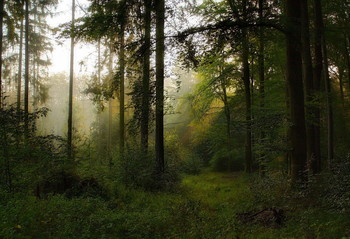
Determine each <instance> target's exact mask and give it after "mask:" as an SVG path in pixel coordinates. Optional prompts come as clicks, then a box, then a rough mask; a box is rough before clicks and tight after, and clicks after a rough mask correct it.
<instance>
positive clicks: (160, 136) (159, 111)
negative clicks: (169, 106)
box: [155, 0, 165, 173]
mask: <svg viewBox="0 0 350 239" xmlns="http://www.w3.org/2000/svg"><path fill="white" fill-rule="evenodd" d="M164 21H165V1H164V0H156V39H157V43H156V145H155V150H156V160H157V166H158V173H162V172H164V166H165V165H164V164H165V163H164V52H165V45H164Z"/></svg>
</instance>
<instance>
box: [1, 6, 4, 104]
mask: <svg viewBox="0 0 350 239" xmlns="http://www.w3.org/2000/svg"><path fill="white" fill-rule="evenodd" d="M3 24H4V0H0V109H2V104H3V102H2V97H3V96H2V51H3V46H2V43H3V41H4V40H3V37H4V36H3Z"/></svg>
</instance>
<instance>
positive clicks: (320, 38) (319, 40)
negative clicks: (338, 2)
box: [314, 0, 334, 171]
mask: <svg viewBox="0 0 350 239" xmlns="http://www.w3.org/2000/svg"><path fill="white" fill-rule="evenodd" d="M314 9H315V31H316V32H315V81H316V84H318V87H320V85H321V79H322V77H323V79H324V81H325V90H326V93H327V158H328V163H330V161H331V160H332V159H333V157H334V149H333V108H332V100H331V85H330V79H329V72H328V59H327V49H326V41H325V37H324V24H323V14H322V5H321V1H320V0H314ZM315 167H317V168H316V169H317V170H318V171H320V169H321V162H319V163H318V165H315Z"/></svg>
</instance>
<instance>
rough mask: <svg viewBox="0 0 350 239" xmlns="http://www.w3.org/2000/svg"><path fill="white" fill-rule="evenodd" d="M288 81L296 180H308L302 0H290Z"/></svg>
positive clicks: (287, 6)
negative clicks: (306, 176)
mask: <svg viewBox="0 0 350 239" xmlns="http://www.w3.org/2000/svg"><path fill="white" fill-rule="evenodd" d="M286 10H287V11H286V12H287V21H288V22H287V24H288V31H287V34H286V38H287V39H286V42H287V84H288V88H289V97H290V101H289V102H290V120H291V126H290V140H291V146H292V152H291V176H292V183H293V184H295V183H297V182H298V181H304V180H305V179H306V178H305V170H306V162H307V152H306V151H307V150H306V129H305V113H304V92H303V79H302V58H301V52H300V49H301V40H300V39H301V23H300V19H301V4H300V0H287V4H286Z"/></svg>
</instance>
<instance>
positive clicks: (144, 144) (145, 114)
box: [141, 0, 152, 153]
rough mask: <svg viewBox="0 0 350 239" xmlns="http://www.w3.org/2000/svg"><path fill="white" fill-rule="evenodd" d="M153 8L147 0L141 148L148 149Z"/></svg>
mask: <svg viewBox="0 0 350 239" xmlns="http://www.w3.org/2000/svg"><path fill="white" fill-rule="evenodd" d="M151 8H152V1H151V0H145V15H144V31H145V32H144V34H145V35H144V43H143V68H142V71H143V72H142V110H141V114H142V115H141V148H142V150H143V151H144V152H145V153H147V151H148V124H149V104H150V85H149V84H150V56H151Z"/></svg>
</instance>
